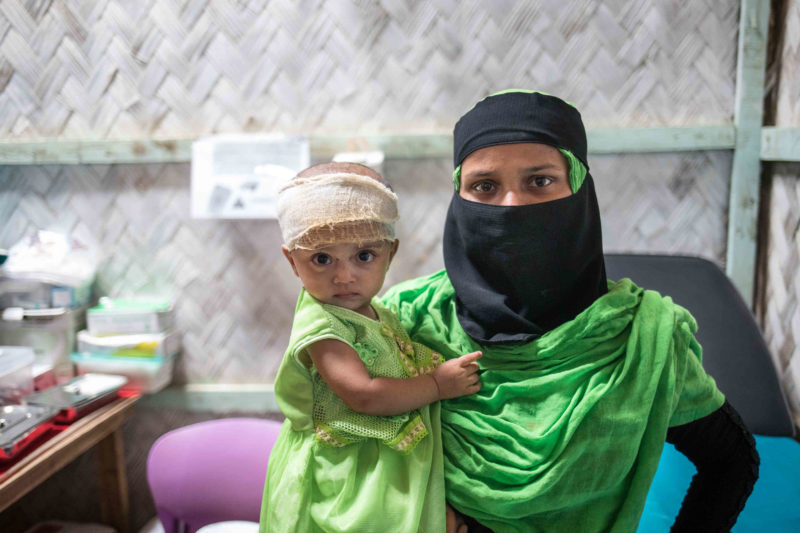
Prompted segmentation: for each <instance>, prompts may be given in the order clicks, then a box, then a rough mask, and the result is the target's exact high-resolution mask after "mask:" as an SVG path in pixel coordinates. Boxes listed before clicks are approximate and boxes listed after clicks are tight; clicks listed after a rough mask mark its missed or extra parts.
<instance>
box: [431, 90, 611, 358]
mask: <svg viewBox="0 0 800 533" xmlns="http://www.w3.org/2000/svg"><path fill="white" fill-rule="evenodd" d="M519 142H538V143H542V144H548V145H551V146H554V147H558V148H563V149H566V150H569V151H571V152H572V153H573V154H575V156H576V157H578V158H579V159H580V160H581V161H584V162H585V161H586V134H585V131H584V129H583V123H582V122H581V119H580V114H579V113H578V112H577V110H575V109H574V108H573V107H571V106H569V104H566V103H565V102H563V101H562V100H560V99H558V98H555V97H552V96H547V95H542V94H539V93H532V94H531V93H505V94H501V95H497V96H492V97H489V98H487V99H485V100H482V101H481V102H479V103H478V104H477V105H476V106H475V107H474V108H473V109H472V110H471V111H470V112H468V113H467V114H466V115H464V117H462V118H461V120H459V122H458V124H456V129H455V132H454V144H455V146H454V148H455V153H456V160H455V163H456V166H458V165H459V164H461V163H462V162H463V160H464V158H466V157H467V156H468V155H469V154H470V153H472V152H473V151H475V150H478V149H480V148H485V147H487V146H494V145H498V144H513V143H519ZM587 168H588V167H587ZM443 246H444V261H445V268H446V269H447V274H448V277H449V278H450V281H451V282H452V284H453V287H454V289H455V295H456V314H457V316H458V320H459V322H460V324H461V326H462V327H463V328H464V331H465V332H466V333H467V334H468V335H469V336H470V337H472V338H473V339H474V340H475V341H477V342H478V343H480V344H485V345H493V344H502V343H524V342H529V341H531V340H533V339H536V338H538V337H539V336H541V335H542V334H544V333H545V332H547V331H550V330H551V329H554V328H555V327H557V326H559V325H561V324H563V323H564V322H567V321H569V320H572V319H573V318H575V316H577V315H578V314H579V313H580V312H581V311H583V310H584V309H586V308H587V307H588V306H589V305H591V304H592V302H594V300H595V299H597V298H598V297H599V296H601V295H603V294H605V293H606V291H607V288H606V274H605V263H604V261H603V246H602V235H601V229H600V211H599V208H598V206H597V197H596V195H595V190H594V182H593V180H592V177H591V175H589V174H588V173H587V176H586V179H585V180H584V182H583V185H582V186H581V187H580V189H579V190H578V191H577V192H575V193H574V194H572V195H570V196H568V197H566V198H561V199H559V200H554V201H551V202H545V203H539V204H531V205H522V206H496V205H488V204H482V203H478V202H472V201H469V200H465V199H464V198H461V197H460V196H459V195H458V193H457V192H456V193H455V194H454V195H453V198H452V200H451V202H450V208H449V209H448V212H447V219H446V222H445V229H444V243H443Z"/></svg>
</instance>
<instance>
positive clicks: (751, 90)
mask: <svg viewBox="0 0 800 533" xmlns="http://www.w3.org/2000/svg"><path fill="white" fill-rule="evenodd" d="M769 7H770V3H769V0H742V3H741V8H740V12H739V46H738V56H737V61H736V110H735V113H734V125H735V126H736V146H735V148H734V152H733V168H732V169H731V190H730V205H729V207H728V250H727V261H726V271H727V273H728V276H730V278H731V279H732V280H733V283H734V284H735V285H736V287H737V288H738V289H739V292H741V294H742V297H744V299H745V301H746V302H747V303H748V305H751V306H752V303H753V287H754V283H755V269H756V239H757V231H758V224H757V221H758V193H759V178H760V175H761V161H760V155H761V125H762V121H763V114H764V111H763V107H764V70H765V68H766V55H767V29H768V27H769Z"/></svg>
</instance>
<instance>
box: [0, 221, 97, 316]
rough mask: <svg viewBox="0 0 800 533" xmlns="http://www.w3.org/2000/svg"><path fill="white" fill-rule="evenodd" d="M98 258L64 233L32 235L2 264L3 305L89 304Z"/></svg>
mask: <svg viewBox="0 0 800 533" xmlns="http://www.w3.org/2000/svg"><path fill="white" fill-rule="evenodd" d="M95 261H96V260H95V254H94V252H93V251H91V250H90V249H89V248H88V247H87V246H85V245H84V244H82V243H81V242H80V241H78V240H76V239H73V238H70V237H68V236H66V235H63V234H61V233H57V232H53V231H37V232H35V233H33V234H31V235H28V236H26V237H25V238H23V239H22V240H20V241H19V242H17V243H16V244H15V245H14V246H12V247H11V249H10V250H9V251H8V259H7V260H6V261H5V263H3V265H2V267H0V308H5V307H22V308H26V309H40V308H50V307H78V306H81V305H86V304H87V303H88V302H89V299H90V297H91V285H92V282H93V280H94V276H95V270H96V267H95Z"/></svg>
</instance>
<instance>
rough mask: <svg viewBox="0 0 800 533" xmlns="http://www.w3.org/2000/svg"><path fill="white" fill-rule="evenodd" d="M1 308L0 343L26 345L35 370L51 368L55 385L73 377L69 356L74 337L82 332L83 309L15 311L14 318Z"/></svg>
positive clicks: (84, 317) (84, 319)
mask: <svg viewBox="0 0 800 533" xmlns="http://www.w3.org/2000/svg"><path fill="white" fill-rule="evenodd" d="M11 310H13V309H5V310H4V312H3V315H2V316H3V319H2V320H0V344H5V345H10V346H30V347H31V348H33V351H34V354H35V361H34V363H35V364H36V365H37V367H40V368H45V367H49V368H52V375H53V378H54V379H55V381H56V382H57V383H64V382H65V381H69V380H70V379H72V378H73V377H74V376H75V371H74V368H73V365H72V362H71V361H70V359H69V356H70V354H71V353H72V352H73V351H74V350H75V337H76V334H77V332H78V330H80V329H83V326H84V325H85V321H86V308H85V307H82V308H77V309H65V308H58V309H36V310H33V309H26V310H21V309H17V310H18V311H20V312H19V314H18V315H16V316H12V315H15V314H14V313H9V311H11Z"/></svg>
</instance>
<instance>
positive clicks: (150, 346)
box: [78, 330, 181, 357]
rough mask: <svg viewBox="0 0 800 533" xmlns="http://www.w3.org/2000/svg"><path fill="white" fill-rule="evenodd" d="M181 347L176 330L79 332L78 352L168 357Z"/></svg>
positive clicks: (118, 355)
mask: <svg viewBox="0 0 800 533" xmlns="http://www.w3.org/2000/svg"><path fill="white" fill-rule="evenodd" d="M180 349H181V339H180V335H178V332H176V331H165V332H163V333H140V334H135V335H92V334H91V333H89V332H88V331H86V330H83V331H79V332H78V352H82V353H85V352H88V353H91V354H93V355H113V356H115V357H167V356H168V355H170V354H174V353H177V352H178V351H179V350H180Z"/></svg>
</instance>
